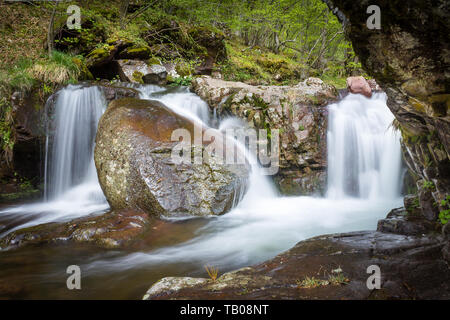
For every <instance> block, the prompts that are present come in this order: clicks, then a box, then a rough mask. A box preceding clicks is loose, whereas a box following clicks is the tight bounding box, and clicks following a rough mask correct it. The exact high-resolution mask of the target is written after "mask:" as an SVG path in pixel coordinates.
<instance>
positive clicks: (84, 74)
mask: <svg viewBox="0 0 450 320" xmlns="http://www.w3.org/2000/svg"><path fill="white" fill-rule="evenodd" d="M72 61H73V63H75V64H76V65H77V67H78V69H79V70H80V77H79V79H80V80H94V76H93V75H92V73H91V72H90V71H89V69H88V67H87V66H86V64H85V63H84V62H83V61H82V60H81V59H79V58H73V59H72Z"/></svg>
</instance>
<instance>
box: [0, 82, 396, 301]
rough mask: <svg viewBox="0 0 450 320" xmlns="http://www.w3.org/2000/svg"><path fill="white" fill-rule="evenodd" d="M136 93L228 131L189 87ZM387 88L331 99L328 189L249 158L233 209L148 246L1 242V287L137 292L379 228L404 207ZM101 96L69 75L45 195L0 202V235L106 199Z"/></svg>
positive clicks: (17, 293) (51, 137)
mask: <svg viewBox="0 0 450 320" xmlns="http://www.w3.org/2000/svg"><path fill="white" fill-rule="evenodd" d="M137 89H138V90H139V91H140V96H141V98H142V99H152V100H159V101H161V102H162V103H164V104H165V105H166V106H168V107H169V108H170V109H171V110H173V111H174V112H176V113H178V114H181V115H183V116H186V117H189V118H191V119H195V120H196V121H201V122H202V123H203V124H205V125H207V126H215V127H217V128H218V129H220V130H224V129H226V128H228V127H229V126H235V125H236V123H238V122H237V121H234V119H230V118H228V119H217V118H215V117H214V116H213V115H212V114H211V113H210V112H209V108H208V106H207V104H206V103H205V102H204V101H203V100H201V99H200V98H199V97H198V96H197V95H195V94H193V93H191V92H190V91H189V90H188V88H185V87H181V88H177V89H173V90H172V89H171V90H167V89H166V88H163V87H158V86H152V85H145V86H138V87H137ZM386 99H387V98H386V95H385V94H384V93H375V94H374V95H373V96H372V98H370V99H369V98H366V97H364V96H362V95H353V94H349V95H348V96H346V97H345V98H344V99H342V100H341V101H339V102H338V103H336V104H332V105H329V107H328V108H329V124H328V133H327V137H328V138H327V145H328V151H327V152H328V163H329V166H328V186H327V193H326V196H325V197H312V196H298V197H283V196H280V195H279V194H278V192H277V191H276V189H275V187H274V186H273V185H272V182H271V180H270V177H268V176H264V175H262V174H261V172H260V168H259V167H258V165H257V164H254V165H252V173H251V177H250V186H249V190H248V192H247V194H246V195H245V196H244V198H243V200H242V201H241V202H240V203H239V204H238V205H237V206H236V207H235V208H233V209H232V211H231V212H229V213H227V214H225V215H223V216H219V217H209V218H190V219H176V220H169V223H168V227H167V229H166V230H165V233H164V234H162V235H161V239H160V240H159V241H158V242H157V243H150V242H149V243H147V245H146V247H145V249H142V248H141V249H139V250H131V249H109V250H107V249H103V248H99V247H95V246H93V245H88V244H77V243H73V242H63V243H58V244H55V245H46V246H40V247H24V248H20V249H17V250H11V251H3V252H0V298H2V296H1V292H2V289H3V291H5V292H8V297H10V298H24V299H141V298H142V296H143V295H144V294H145V292H146V290H147V289H148V288H149V287H150V286H151V285H152V284H153V283H154V282H155V281H157V280H159V279H160V278H163V277H166V276H194V277H195V276H197V277H205V276H207V274H206V271H205V269H204V266H205V265H213V266H215V267H217V268H218V269H219V272H220V273H221V274H222V273H223V272H227V271H230V270H234V269H236V268H240V267H244V266H248V265H253V264H256V263H259V262H262V261H264V260H267V259H270V258H272V257H274V256H275V255H277V254H279V253H281V252H283V251H285V250H287V249H289V248H290V247H292V246H293V245H295V244H296V243H297V242H299V241H301V240H304V239H307V238H310V237H313V236H317V235H320V234H329V233H339V232H349V231H358V230H374V229H376V225H377V221H378V220H379V219H381V218H384V217H385V216H386V214H387V213H388V212H389V211H390V210H391V209H392V208H396V207H400V206H402V196H401V187H402V186H401V181H402V175H403V168H402V161H401V148H400V135H399V134H398V133H397V132H395V130H394V129H393V128H392V127H391V123H392V121H393V119H394V116H393V115H392V113H391V112H390V110H389V109H388V107H387V106H386ZM105 108H106V100H105V98H104V97H103V96H102V94H101V91H100V90H99V89H98V88H97V87H95V86H92V87H83V86H75V85H71V86H68V87H66V88H65V89H62V90H61V91H60V92H59V94H58V97H57V99H56V103H55V117H54V119H53V121H52V126H51V127H50V126H49V128H48V139H47V148H46V173H45V184H46V188H45V190H46V191H45V199H43V200H42V201H41V202H37V203H31V204H23V205H20V204H17V205H12V206H6V207H2V208H0V226H3V229H0V237H1V236H4V235H6V234H8V233H9V232H12V231H13V230H17V229H21V228H24V227H29V226H34V225H38V224H42V223H48V222H65V221H70V220H72V219H74V218H78V217H84V216H88V215H100V214H103V213H105V212H107V211H108V210H109V206H108V203H107V201H106V199H105V197H104V196H103V193H102V191H101V188H100V185H99V183H98V180H97V174H96V171H95V165H94V161H93V149H94V140H95V134H96V126H97V123H98V120H99V118H100V116H101V114H102V113H103V112H104V110H105ZM69 265H79V266H80V268H81V275H82V281H81V283H82V284H81V286H82V289H81V290H72V291H71V290H68V289H67V288H66V279H67V277H68V275H67V274H66V268H67V267H68V266H69Z"/></svg>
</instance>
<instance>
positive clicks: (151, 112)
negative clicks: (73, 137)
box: [95, 99, 250, 217]
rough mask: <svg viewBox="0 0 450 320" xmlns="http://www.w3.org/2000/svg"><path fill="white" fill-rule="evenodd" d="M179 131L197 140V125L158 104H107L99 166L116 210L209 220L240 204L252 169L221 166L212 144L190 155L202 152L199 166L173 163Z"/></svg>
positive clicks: (196, 146)
mask: <svg viewBox="0 0 450 320" xmlns="http://www.w3.org/2000/svg"><path fill="white" fill-rule="evenodd" d="M179 129H185V130H186V131H187V133H189V134H190V137H192V138H193V137H194V130H195V129H194V122H193V121H191V120H188V119H186V118H184V117H182V116H179V115H177V114H175V113H174V112H172V111H170V109H168V108H167V107H166V106H164V105H163V104H161V103H159V102H157V101H147V100H137V99H121V100H115V101H113V102H112V103H111V104H110V105H109V107H108V109H107V110H106V112H105V113H104V115H103V116H102V118H101V119H100V122H99V126H98V132H97V137H96V147H95V164H96V167H97V172H98V176H99V181H100V185H101V186H102V189H103V191H104V194H105V196H106V198H107V199H108V202H109V203H110V205H111V207H112V208H114V209H122V208H136V209H140V210H144V211H146V212H148V213H149V214H151V215H152V216H155V217H161V216H165V217H174V216H189V215H193V216H205V215H219V214H224V213H226V212H227V211H229V210H230V209H231V207H232V206H233V204H235V203H238V202H239V200H240V199H241V197H242V196H243V195H244V194H245V191H246V189H247V183H248V175H249V170H250V167H249V165H248V164H246V163H245V164H221V163H220V161H221V160H223V159H219V158H218V157H216V156H214V155H211V154H209V153H207V152H206V151H205V148H206V147H207V145H208V144H209V143H211V141H203V143H202V144H201V145H200V144H198V143H197V142H195V143H193V144H192V145H191V146H189V147H188V148H189V149H188V150H190V151H191V152H190V153H189V156H190V155H191V154H193V153H194V154H195V153H197V150H200V151H201V152H202V153H203V155H204V156H203V159H202V161H201V162H200V163H193V162H192V161H189V162H183V163H181V164H179V163H175V162H174V161H175V160H174V157H173V155H172V149H173V148H174V147H175V146H177V145H178V144H179V142H178V139H175V140H172V133H173V132H174V130H179ZM199 130H200V133H202V129H201V128H199ZM219 137H220V135H219ZM218 144H219V146H223V144H221V143H219V142H218ZM230 147H232V146H229V145H227V146H226V147H225V148H224V149H223V153H224V154H226V152H227V148H230ZM202 153H200V154H202ZM189 158H190V157H189ZM190 159H191V160H192V158H190Z"/></svg>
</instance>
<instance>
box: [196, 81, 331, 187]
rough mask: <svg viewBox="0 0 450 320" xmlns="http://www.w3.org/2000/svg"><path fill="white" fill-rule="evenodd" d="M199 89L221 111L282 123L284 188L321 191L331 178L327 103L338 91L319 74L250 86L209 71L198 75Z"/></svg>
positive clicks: (252, 121)
mask: <svg viewBox="0 0 450 320" xmlns="http://www.w3.org/2000/svg"><path fill="white" fill-rule="evenodd" d="M192 86H193V90H194V91H195V92H196V93H197V94H198V95H199V96H200V97H201V98H203V99H204V100H206V101H207V102H208V104H209V105H210V107H211V108H212V109H214V112H215V113H216V114H217V115H218V116H221V117H226V116H230V115H231V116H236V117H238V118H241V119H244V120H245V121H246V122H247V124H248V125H249V127H251V128H255V129H267V130H268V131H269V130H274V129H278V130H279V133H280V170H279V172H278V174H277V175H276V176H275V181H276V182H277V184H278V186H279V188H280V190H281V192H282V193H284V194H291V195H294V194H297V195H298V194H311V193H321V192H322V191H323V190H324V188H325V180H326V128H327V113H326V108H325V106H326V105H327V104H328V103H330V102H334V101H335V100H336V99H337V91H336V89H335V88H334V87H331V86H328V85H326V84H324V83H323V82H322V80H320V79H317V78H310V79H307V80H306V81H304V82H301V83H299V84H298V85H296V86H250V85H247V84H245V83H242V82H231V81H223V80H220V79H214V78H211V77H208V76H203V77H199V78H195V79H194V80H193V82H192Z"/></svg>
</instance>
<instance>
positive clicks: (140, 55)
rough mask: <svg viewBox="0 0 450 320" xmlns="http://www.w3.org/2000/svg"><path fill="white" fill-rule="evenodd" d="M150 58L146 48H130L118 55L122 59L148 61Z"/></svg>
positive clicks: (149, 52) (148, 50) (149, 51)
mask: <svg viewBox="0 0 450 320" xmlns="http://www.w3.org/2000/svg"><path fill="white" fill-rule="evenodd" d="M150 56H151V50H150V48H149V47H147V46H132V47H129V48H126V49H125V50H123V51H122V52H121V53H120V58H122V59H148V58H149V57H150Z"/></svg>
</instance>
